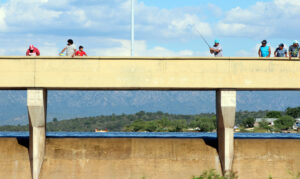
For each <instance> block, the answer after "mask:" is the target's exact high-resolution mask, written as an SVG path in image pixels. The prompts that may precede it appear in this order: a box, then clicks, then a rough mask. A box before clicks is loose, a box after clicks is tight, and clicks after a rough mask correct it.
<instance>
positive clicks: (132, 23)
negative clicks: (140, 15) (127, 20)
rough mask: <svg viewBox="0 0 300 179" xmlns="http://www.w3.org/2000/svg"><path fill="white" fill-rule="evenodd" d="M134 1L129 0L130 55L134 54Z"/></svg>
mask: <svg viewBox="0 0 300 179" xmlns="http://www.w3.org/2000/svg"><path fill="white" fill-rule="evenodd" d="M134 1H135V0H131V56H134Z"/></svg>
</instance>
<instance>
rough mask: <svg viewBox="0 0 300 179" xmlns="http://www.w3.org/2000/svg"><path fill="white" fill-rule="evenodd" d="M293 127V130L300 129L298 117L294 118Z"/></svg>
mask: <svg viewBox="0 0 300 179" xmlns="http://www.w3.org/2000/svg"><path fill="white" fill-rule="evenodd" d="M293 129H295V130H297V129H300V118H297V119H296V122H295V124H294V126H293Z"/></svg>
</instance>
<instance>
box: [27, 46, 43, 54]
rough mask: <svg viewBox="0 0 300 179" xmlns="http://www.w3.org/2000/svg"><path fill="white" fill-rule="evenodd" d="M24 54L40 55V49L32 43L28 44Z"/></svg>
mask: <svg viewBox="0 0 300 179" xmlns="http://www.w3.org/2000/svg"><path fill="white" fill-rule="evenodd" d="M26 56H40V51H39V49H37V48H36V47H34V46H33V45H29V48H28V50H27V52H26Z"/></svg>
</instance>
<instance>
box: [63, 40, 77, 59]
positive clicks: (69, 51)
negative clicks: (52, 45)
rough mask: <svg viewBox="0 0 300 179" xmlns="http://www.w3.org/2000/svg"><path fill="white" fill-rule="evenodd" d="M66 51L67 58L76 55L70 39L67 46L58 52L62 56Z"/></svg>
mask: <svg viewBox="0 0 300 179" xmlns="http://www.w3.org/2000/svg"><path fill="white" fill-rule="evenodd" d="M65 51H66V56H68V57H74V56H75V54H76V47H75V45H74V42H73V40H72V39H69V40H68V44H67V46H66V47H65V48H64V49H63V50H62V51H61V52H60V54H63V53H64V52H65Z"/></svg>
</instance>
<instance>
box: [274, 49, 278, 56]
mask: <svg viewBox="0 0 300 179" xmlns="http://www.w3.org/2000/svg"><path fill="white" fill-rule="evenodd" d="M274 57H277V49H276V50H275V52H274Z"/></svg>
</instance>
